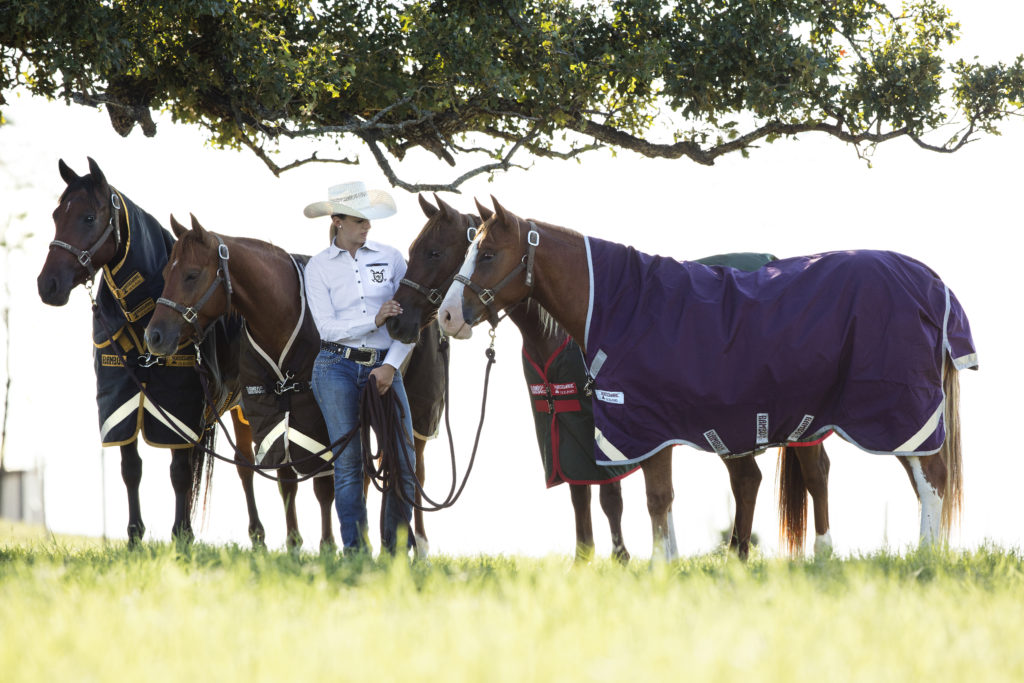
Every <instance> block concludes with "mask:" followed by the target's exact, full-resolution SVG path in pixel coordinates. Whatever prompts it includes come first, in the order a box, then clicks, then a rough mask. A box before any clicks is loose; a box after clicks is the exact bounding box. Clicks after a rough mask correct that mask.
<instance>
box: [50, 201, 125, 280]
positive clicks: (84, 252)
mask: <svg viewBox="0 0 1024 683" xmlns="http://www.w3.org/2000/svg"><path fill="white" fill-rule="evenodd" d="M110 206H111V212H110V221H109V222H108V223H107V227H106V229H104V230H103V232H102V233H101V234H100V236H99V237H97V238H96V241H95V242H93V245H92V246H91V247H89V248H88V249H79V248H78V247H76V246H74V245H73V244H68V243H67V242H62V241H61V240H52V241H51V242H50V246H51V247H60V248H61V249H66V250H67V251H70V252H71V253H72V254H74V256H75V259H76V260H77V261H78V263H79V265H81V266H82V267H83V268H85V270H86V272H87V273H89V277H88V278H87V279H86V283H87V284H91V283H92V281H93V278H95V277H96V267H95V266H94V265H93V264H92V257H93V256H95V255H96V252H97V251H99V250H100V247H102V246H103V243H104V242H106V241H107V238H108V237H110V233H114V250H115V251H116V250H117V249H120V248H121V230H120V227H119V223H120V220H121V210H122V209H123V208H124V204H123V203H122V202H121V197H120V195H118V194H117V190H111V192H110Z"/></svg>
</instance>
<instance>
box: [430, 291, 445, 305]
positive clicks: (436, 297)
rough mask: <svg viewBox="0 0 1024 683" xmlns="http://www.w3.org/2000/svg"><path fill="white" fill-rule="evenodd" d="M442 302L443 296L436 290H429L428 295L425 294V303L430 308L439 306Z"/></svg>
mask: <svg viewBox="0 0 1024 683" xmlns="http://www.w3.org/2000/svg"><path fill="white" fill-rule="evenodd" d="M442 301H444V295H443V294H441V292H439V291H437V290H436V289H432V290H430V293H429V294H427V302H428V303H429V304H430V305H431V306H440V305H441V302H442Z"/></svg>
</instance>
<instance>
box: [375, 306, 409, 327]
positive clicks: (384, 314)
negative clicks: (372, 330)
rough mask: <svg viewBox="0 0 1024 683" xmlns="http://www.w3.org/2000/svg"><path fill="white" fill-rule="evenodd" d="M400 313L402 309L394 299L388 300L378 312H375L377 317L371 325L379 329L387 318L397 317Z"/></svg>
mask: <svg viewBox="0 0 1024 683" xmlns="http://www.w3.org/2000/svg"><path fill="white" fill-rule="evenodd" d="M401 312H402V307H401V306H400V305H399V304H398V302H397V301H395V300H394V299H388V300H387V301H385V302H384V303H383V304H381V306H380V310H379V311H377V316H376V317H375V318H374V319H373V324H374V325H376V326H377V327H380V326H381V325H383V324H384V323H386V322H387V320H388V318H391V317H393V316H396V315H399V314H400V313H401Z"/></svg>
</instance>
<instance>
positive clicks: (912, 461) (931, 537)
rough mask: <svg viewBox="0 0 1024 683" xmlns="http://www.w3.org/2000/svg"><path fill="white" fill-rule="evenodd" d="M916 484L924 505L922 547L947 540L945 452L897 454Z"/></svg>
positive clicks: (913, 483)
mask: <svg viewBox="0 0 1024 683" xmlns="http://www.w3.org/2000/svg"><path fill="white" fill-rule="evenodd" d="M896 459H897V460H899V462H900V464H901V465H903V469H904V470H906V472H907V476H909V477H910V485H911V486H913V487H914V493H915V494H917V500H918V502H919V503H920V509H921V536H920V547H922V548H923V547H926V546H931V545H935V544H937V543H939V542H940V541H941V540H943V534H942V494H943V492H944V491H945V489H946V464H945V463H944V462H943V461H942V457H941V455H939V454H938V453H936V454H935V455H922V456H916V455H911V456H896Z"/></svg>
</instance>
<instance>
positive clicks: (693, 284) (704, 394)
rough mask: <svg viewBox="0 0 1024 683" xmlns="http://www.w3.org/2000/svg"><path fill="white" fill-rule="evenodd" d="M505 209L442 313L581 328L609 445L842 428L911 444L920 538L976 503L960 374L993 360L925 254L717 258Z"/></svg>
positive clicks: (936, 537)
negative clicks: (682, 256)
mask: <svg viewBox="0 0 1024 683" xmlns="http://www.w3.org/2000/svg"><path fill="white" fill-rule="evenodd" d="M494 209H495V210H494V215H493V216H492V217H491V218H490V219H488V220H487V221H486V222H485V223H484V225H483V226H482V227H481V229H480V231H479V233H478V234H477V237H476V239H475V241H474V242H473V244H472V245H471V248H470V250H469V252H468V254H467V256H466V259H465V261H464V263H463V267H462V269H461V271H460V273H459V275H457V276H456V281H455V283H454V284H453V285H452V286H451V287H450V288H449V290H448V293H447V295H446V297H445V300H444V301H443V302H442V305H441V308H440V310H439V313H438V315H439V320H440V322H441V325H442V327H443V329H444V330H445V332H446V333H448V334H450V335H453V336H456V337H459V336H462V337H465V336H468V333H469V331H470V328H471V327H472V326H473V325H476V324H478V323H479V322H481V321H483V320H489V321H490V322H491V323H492V324H494V323H495V322H496V320H497V314H498V311H500V310H502V309H506V308H507V307H509V306H511V305H514V304H515V303H517V302H519V301H521V300H523V299H524V298H526V297H533V298H534V299H536V300H537V301H539V302H540V303H541V305H543V306H544V307H545V308H546V309H547V310H548V311H550V312H551V314H552V315H553V316H554V318H555V319H556V320H558V321H559V323H561V324H562V325H563V326H564V327H565V328H566V330H567V331H568V332H569V334H571V335H572V336H573V337H574V338H576V339H578V340H582V343H581V344H580V346H581V348H582V349H583V350H584V353H585V357H586V359H587V363H588V366H589V373H590V376H591V377H592V378H594V380H595V397H596V398H597V399H598V401H595V436H596V443H597V446H598V447H597V448H596V449H595V453H597V452H600V454H601V455H602V456H603V457H605V458H607V459H608V460H609V461H611V462H617V463H620V464H621V463H632V462H636V461H638V460H640V461H643V459H644V458H649V457H652V456H653V454H656V453H657V454H660V453H661V449H662V448H663V447H664V445H665V444H669V443H685V444H688V445H691V446H694V447H697V448H701V449H703V450H707V449H708V447H709V446H710V449H711V450H713V451H715V452H717V453H719V454H720V455H723V456H732V455H739V454H743V453H750V452H757V451H760V450H763V449H765V448H767V447H770V446H776V445H785V444H788V443H794V442H801V441H802V440H804V439H806V440H808V441H817V440H820V439H822V438H824V437H825V436H827V435H828V434H830V433H831V432H833V431H835V432H836V433H838V434H840V436H842V437H843V438H844V439H845V440H847V441H850V442H851V443H854V445H856V446H858V447H859V448H861V449H862V450H865V451H868V452H875V453H892V454H894V455H898V456H901V457H900V462H901V464H902V465H903V466H904V468H905V469H906V470H907V472H908V475H909V477H910V481H911V484H912V485H913V487H914V490H915V493H916V494H917V496H918V499H919V501H920V503H921V516H920V541H921V544H922V545H929V544H933V543H939V542H942V541H944V540H945V539H947V538H948V532H949V529H950V526H951V524H952V523H953V521H954V520H955V519H956V518H957V517H958V516H959V513H960V510H961V508H962V475H961V466H960V463H961V452H960V435H959V405H958V404H959V391H958V386H959V384H958V371H959V370H961V369H965V368H972V369H973V368H976V367H977V354H976V352H975V351H974V346H973V341H972V340H971V337H970V328H969V324H968V322H967V318H966V315H965V314H964V313H963V310H962V308H961V307H960V305H959V302H958V301H957V300H956V297H955V296H954V295H953V294H952V292H951V291H950V290H949V289H948V287H946V286H945V285H944V284H943V283H942V282H941V280H939V279H938V276H936V275H935V274H934V272H932V271H931V270H930V269H928V268H927V267H926V266H924V265H923V264H921V263H919V262H917V261H914V260H913V259H910V258H908V257H904V256H901V255H898V254H893V253H891V252H834V253H832V254H820V255H815V256H813V257H800V258H796V259H785V260H782V261H777V262H774V263H772V264H770V265H769V266H766V267H765V268H763V269H762V270H760V271H757V272H754V273H741V272H738V271H729V272H724V271H716V270H714V269H708V268H706V267H704V266H700V265H696V264H692V263H689V262H679V261H675V260H673V259H664V258H662V257H652V256H649V255H646V254H643V253H641V252H637V251H636V250H633V249H631V248H628V247H624V246H622V245H616V244H615V243H612V242H607V241H604V240H597V239H595V238H588V237H584V236H583V235H581V234H580V233H577V232H575V231H572V230H568V229H566V228H561V227H558V226H554V225H551V224H547V223H543V222H536V221H525V220H523V219H521V218H519V217H518V216H516V215H514V214H512V213H511V212H509V211H507V210H505V209H504V207H502V206H501V205H500V204H499V203H498V202H497V201H496V200H495V201H494ZM780 313H785V314H786V315H787V316H789V317H787V318H783V319H776V318H774V317H772V316H776V315H779V314H780ZM858 313H859V314H860V315H859V316H858V315H857V314H858ZM769 324H770V325H771V326H772V327H771V329H772V335H771V338H770V339H769V338H767V337H766V336H765V330H766V329H767V326H768V325H769ZM890 339H894V340H898V341H890ZM765 342H769V343H767V344H765ZM886 342H889V343H886ZM638 345H639V346H642V351H641V352H640V353H636V352H633V353H630V352H629V350H630V349H637V348H638ZM662 345H663V346H662ZM761 345H763V346H764V348H763V349H760V350H759V349H758V347H759V346H761ZM764 353H769V354H771V355H770V357H764V356H763V355H758V354H764ZM836 354H838V355H836ZM734 365H736V366H739V368H738V369H739V370H741V373H740V374H738V375H737V374H736V373H735V370H736V369H737V368H736V367H733V366H734ZM722 374H725V375H728V378H729V379H727V381H725V385H726V386H724V387H721V386H719V385H716V384H715V382H719V383H720V382H721V381H722V378H721V376H720V375H722ZM701 380H711V381H704V382H701ZM759 382H760V384H759ZM766 387H769V388H770V391H769V392H768V393H767V394H766ZM705 401H709V402H710V403H711V405H710V407H707V406H706V405H705ZM762 410H763V411H764V412H758V411H762ZM748 411H749V412H748ZM638 413H639V417H638ZM638 419H639V420H640V421H639V422H638V421H637V420H638ZM728 444H733V446H732V447H730V446H729V445H728Z"/></svg>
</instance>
